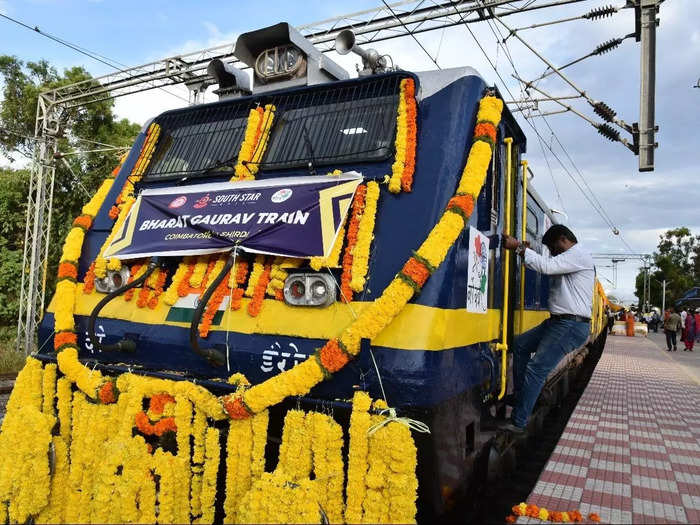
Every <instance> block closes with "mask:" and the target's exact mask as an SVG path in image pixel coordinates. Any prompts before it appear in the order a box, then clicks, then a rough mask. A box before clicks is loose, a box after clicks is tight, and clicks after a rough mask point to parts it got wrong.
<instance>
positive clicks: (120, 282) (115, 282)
mask: <svg viewBox="0 0 700 525" xmlns="http://www.w3.org/2000/svg"><path fill="white" fill-rule="evenodd" d="M129 275H130V272H129V267H128V266H127V265H126V264H125V265H123V266H122V269H121V270H119V271H118V272H116V271H114V270H107V275H105V276H104V277H103V278H102V279H95V289H96V290H97V291H98V292H101V293H112V292H113V291H114V290H118V289H119V288H121V287H122V286H124V285H125V284H126V283H127V282H128V281H129Z"/></svg>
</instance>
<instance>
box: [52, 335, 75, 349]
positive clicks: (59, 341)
mask: <svg viewBox="0 0 700 525" xmlns="http://www.w3.org/2000/svg"><path fill="white" fill-rule="evenodd" d="M77 344H78V334H76V333H75V332H73V331H64V332H57V333H56V335H55V336H54V338H53V348H54V350H56V352H60V351H61V350H63V349H64V348H67V347H69V346H75V345H77Z"/></svg>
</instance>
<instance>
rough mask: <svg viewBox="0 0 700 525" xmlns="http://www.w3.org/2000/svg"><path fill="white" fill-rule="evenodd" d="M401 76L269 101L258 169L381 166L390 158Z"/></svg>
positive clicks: (301, 93)
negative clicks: (269, 123)
mask: <svg viewBox="0 0 700 525" xmlns="http://www.w3.org/2000/svg"><path fill="white" fill-rule="evenodd" d="M400 81H401V77H400V76H391V77H387V78H380V79H371V80H368V81H366V82H364V83H362V84H360V85H357V86H352V87H330V88H324V89H316V90H313V91H310V92H300V93H295V94H292V95H284V96H279V97H277V98H273V100H272V103H273V104H274V105H275V106H276V107H277V114H276V117H275V120H276V122H275V124H274V127H273V132H272V135H271V137H270V143H269V145H268V148H267V152H266V154H265V158H264V159H263V164H262V168H263V169H287V168H299V167H307V166H308V165H309V163H311V164H313V165H314V166H323V165H332V164H337V163H341V162H372V161H382V160H386V159H388V158H389V157H391V155H392V154H393V153H394V151H393V149H394V136H395V133H396V112H397V109H398V104H399V93H400Z"/></svg>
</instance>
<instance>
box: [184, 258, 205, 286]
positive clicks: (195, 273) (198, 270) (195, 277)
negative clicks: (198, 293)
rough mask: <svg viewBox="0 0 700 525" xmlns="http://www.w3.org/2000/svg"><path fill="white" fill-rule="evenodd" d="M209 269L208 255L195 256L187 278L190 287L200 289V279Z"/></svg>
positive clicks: (202, 278)
mask: <svg viewBox="0 0 700 525" xmlns="http://www.w3.org/2000/svg"><path fill="white" fill-rule="evenodd" d="M208 269H209V256H208V255H200V256H198V257H197V262H196V263H195V265H194V269H193V270H192V273H191V275H190V278H189V279H188V282H189V284H190V286H191V287H192V288H195V289H200V288H201V287H202V281H203V280H204V274H206V273H207V270H208Z"/></svg>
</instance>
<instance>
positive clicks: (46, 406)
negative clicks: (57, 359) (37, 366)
mask: <svg viewBox="0 0 700 525" xmlns="http://www.w3.org/2000/svg"><path fill="white" fill-rule="evenodd" d="M41 389H42V397H43V404H42V408H41V410H42V412H44V414H46V415H47V416H51V417H54V416H55V415H56V413H55V409H54V402H55V400H56V365H55V364H53V363H51V364H48V365H46V366H45V367H44V374H43V379H42V385H41Z"/></svg>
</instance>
